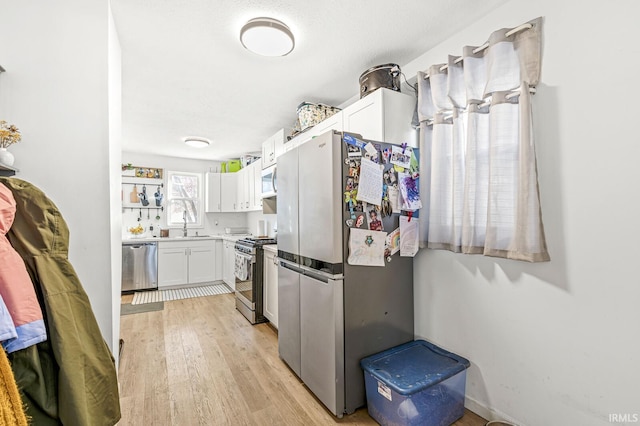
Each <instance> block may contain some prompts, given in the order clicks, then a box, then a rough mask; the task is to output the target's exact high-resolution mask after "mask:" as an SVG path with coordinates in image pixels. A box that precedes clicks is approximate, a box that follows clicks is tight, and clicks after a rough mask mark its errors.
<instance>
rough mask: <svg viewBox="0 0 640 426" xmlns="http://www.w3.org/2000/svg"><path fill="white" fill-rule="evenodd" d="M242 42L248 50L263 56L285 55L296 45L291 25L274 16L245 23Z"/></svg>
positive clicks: (241, 34) (241, 36) (241, 31)
mask: <svg viewBox="0 0 640 426" xmlns="http://www.w3.org/2000/svg"><path fill="white" fill-rule="evenodd" d="M240 42H241V43H242V45H243V46H244V47H245V48H246V49H247V50H250V51H251V52H253V53H257V54H258V55H262V56H285V55H287V54H289V53H290V52H291V51H292V50H293V47H294V45H295V41H294V38H293V33H292V32H291V30H290V29H289V27H287V26H286V25H285V24H283V23H282V22H280V21H278V20H276V19H273V18H255V19H251V20H250V21H249V22H247V23H246V24H244V26H243V27H242V29H241V30H240Z"/></svg>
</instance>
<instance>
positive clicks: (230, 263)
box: [222, 240, 236, 290]
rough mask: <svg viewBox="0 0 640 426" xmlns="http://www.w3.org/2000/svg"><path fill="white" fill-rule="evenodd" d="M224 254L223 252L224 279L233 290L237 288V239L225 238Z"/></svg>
mask: <svg viewBox="0 0 640 426" xmlns="http://www.w3.org/2000/svg"><path fill="white" fill-rule="evenodd" d="M222 244H223V249H222V250H223V252H222V253H223V254H222V281H224V283H225V284H226V285H228V286H229V287H231V290H235V289H236V270H235V269H236V253H235V245H236V243H235V241H230V240H224V241H223V242H222Z"/></svg>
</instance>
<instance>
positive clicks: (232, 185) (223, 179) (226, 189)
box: [220, 172, 238, 212]
mask: <svg viewBox="0 0 640 426" xmlns="http://www.w3.org/2000/svg"><path fill="white" fill-rule="evenodd" d="M220 194H221V195H220V208H221V210H220V211H223V212H235V211H238V210H237V207H238V198H237V195H238V173H237V172H236V173H221V174H220Z"/></svg>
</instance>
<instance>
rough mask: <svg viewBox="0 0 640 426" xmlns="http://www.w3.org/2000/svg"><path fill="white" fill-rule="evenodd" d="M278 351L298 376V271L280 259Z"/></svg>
mask: <svg viewBox="0 0 640 426" xmlns="http://www.w3.org/2000/svg"><path fill="white" fill-rule="evenodd" d="M278 243H280V241H279V240H278ZM278 353H279V355H280V358H282V359H283V360H284V361H285V362H286V363H287V364H288V365H289V367H290V368H291V369H292V370H293V371H294V372H295V373H296V374H297V375H298V377H300V272H299V270H298V269H296V268H295V266H292V265H291V264H289V263H288V262H286V261H282V260H281V261H280V263H279V265H278Z"/></svg>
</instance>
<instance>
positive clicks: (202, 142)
mask: <svg viewBox="0 0 640 426" xmlns="http://www.w3.org/2000/svg"><path fill="white" fill-rule="evenodd" d="M184 143H186V144H187V145H189V146H191V147H193V148H206V147H208V146H209V144H210V143H211V142H209V141H208V140H207V139H204V138H185V139H184Z"/></svg>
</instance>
